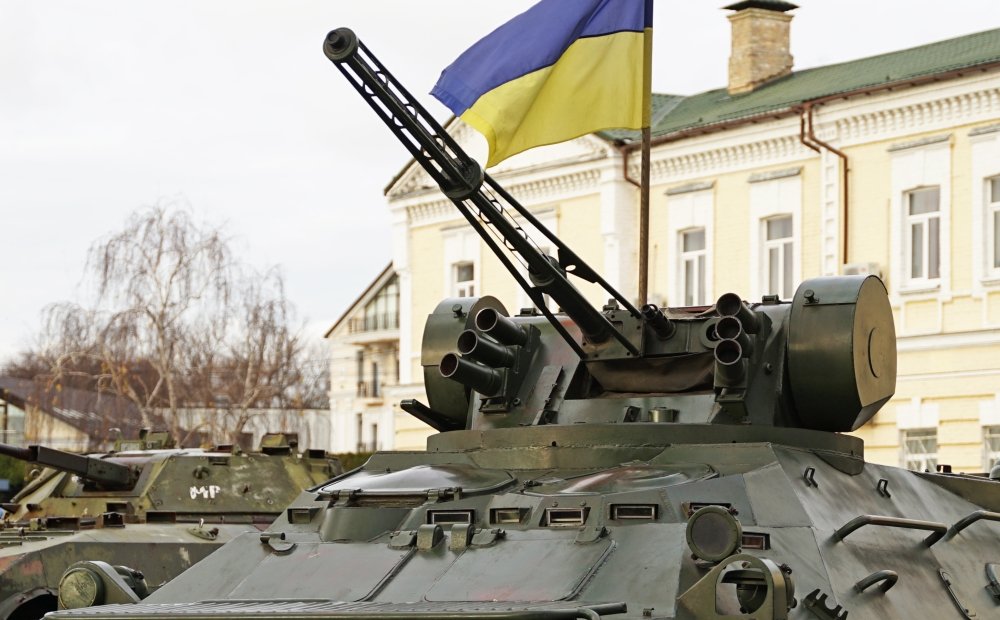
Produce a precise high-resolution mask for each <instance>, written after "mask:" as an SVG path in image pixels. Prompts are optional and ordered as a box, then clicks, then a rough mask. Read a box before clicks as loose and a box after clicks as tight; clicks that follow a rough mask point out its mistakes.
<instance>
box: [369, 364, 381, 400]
mask: <svg viewBox="0 0 1000 620" xmlns="http://www.w3.org/2000/svg"><path fill="white" fill-rule="evenodd" d="M381 392H382V386H381V385H379V376H378V362H372V393H371V395H372V398H378V397H379V396H381V395H382V394H381Z"/></svg>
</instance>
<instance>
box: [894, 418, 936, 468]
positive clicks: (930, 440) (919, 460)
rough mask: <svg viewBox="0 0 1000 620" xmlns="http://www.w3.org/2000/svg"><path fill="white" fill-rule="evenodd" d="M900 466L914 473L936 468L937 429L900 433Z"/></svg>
mask: <svg viewBox="0 0 1000 620" xmlns="http://www.w3.org/2000/svg"><path fill="white" fill-rule="evenodd" d="M900 434H901V440H900V442H899V445H900V449H901V450H902V459H901V464H902V466H903V467H905V468H906V469H912V470H914V471H934V470H935V469H936V468H937V429H936V428H913V429H906V430H903V431H900Z"/></svg>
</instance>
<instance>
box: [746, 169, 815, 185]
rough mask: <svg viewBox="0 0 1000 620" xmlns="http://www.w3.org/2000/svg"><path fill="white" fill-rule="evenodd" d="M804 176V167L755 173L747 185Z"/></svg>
mask: <svg viewBox="0 0 1000 620" xmlns="http://www.w3.org/2000/svg"><path fill="white" fill-rule="evenodd" d="M800 174H802V166H796V167H795V168H785V169H784V170H770V171H768V172H755V173H753V174H751V175H750V178H749V179H747V183H760V182H762V181H773V180H775V179H784V178H787V177H797V176H799V175H800Z"/></svg>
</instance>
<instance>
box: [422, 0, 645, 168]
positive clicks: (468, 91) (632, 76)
mask: <svg viewBox="0 0 1000 620" xmlns="http://www.w3.org/2000/svg"><path fill="white" fill-rule="evenodd" d="M652 21H653V1H652V0H542V1H541V2H539V3H538V4H536V5H535V6H533V7H531V8H530V9H528V10H527V11H525V12H524V13H522V14H520V15H518V16H517V17H515V18H514V19H512V20H510V21H509V22H507V23H506V24H504V25H502V26H500V27H499V28H497V29H496V30H494V31H493V32H491V33H490V34H489V35H487V36H486V37H485V38H484V39H482V40H480V41H479V42H478V43H476V44H475V45H473V46H472V47H470V48H469V49H468V50H466V51H465V53H464V54H462V55H461V56H459V58H458V60H456V61H455V62H453V63H452V64H451V65H450V66H449V67H448V68H446V69H445V70H444V71H442V72H441V78H440V79H439V80H438V82H437V84H436V85H435V86H434V89H433V90H432V91H431V94H432V95H434V96H435V97H437V98H438V99H439V100H440V101H441V102H442V103H443V104H445V105H446V106H448V107H449V108H450V109H451V111H452V112H454V113H455V115H456V116H460V117H461V118H462V120H464V121H465V122H467V123H468V124H469V125H471V126H473V127H474V128H476V129H477V130H478V131H479V132H480V133H482V134H483V135H484V136H486V140H487V141H488V142H489V145H490V156H489V161H488V162H487V164H486V165H487V166H494V165H496V164H498V163H500V162H501V161H503V160H504V159H506V158H508V157H510V156H511V155H515V154H517V153H520V152H521V151H526V150H528V149H530V148H533V147H536V146H542V145H544V144H554V143H556V142H563V141H565V140H570V139H572V138H576V137H579V136H582V135H585V134H588V133H592V132H594V131H600V130H602V129H614V128H624V129H640V128H642V127H648V126H649V106H650V101H649V98H650V75H651V72H650V56H651V54H650V51H651V49H652Z"/></svg>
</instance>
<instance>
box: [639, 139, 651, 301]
mask: <svg viewBox="0 0 1000 620" xmlns="http://www.w3.org/2000/svg"><path fill="white" fill-rule="evenodd" d="M649 143H650V130H649V127H648V126H646V127H643V128H642V172H641V173H640V176H639V305H643V304H646V303H648V302H649V295H648V288H649Z"/></svg>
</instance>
